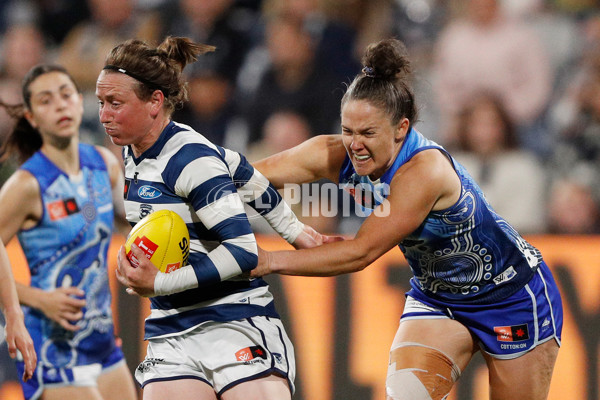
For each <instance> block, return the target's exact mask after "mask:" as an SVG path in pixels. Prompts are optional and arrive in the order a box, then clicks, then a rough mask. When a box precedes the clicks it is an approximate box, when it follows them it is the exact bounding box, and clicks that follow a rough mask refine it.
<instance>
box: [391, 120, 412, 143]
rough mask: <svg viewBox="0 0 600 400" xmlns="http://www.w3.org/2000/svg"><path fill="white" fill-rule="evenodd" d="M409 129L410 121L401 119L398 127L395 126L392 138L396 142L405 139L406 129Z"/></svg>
mask: <svg viewBox="0 0 600 400" xmlns="http://www.w3.org/2000/svg"><path fill="white" fill-rule="evenodd" d="M409 127H410V121H409V119H408V118H402V119H401V120H400V122H398V125H396V131H395V132H394V138H395V139H396V141H401V140H403V139H404V137H406V133H407V132H408V128H409Z"/></svg>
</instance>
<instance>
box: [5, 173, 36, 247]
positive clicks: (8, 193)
mask: <svg viewBox="0 0 600 400" xmlns="http://www.w3.org/2000/svg"><path fill="white" fill-rule="evenodd" d="M41 216H42V201H41V198H40V189H39V185H38V183H37V180H36V179H35V178H34V177H33V176H32V175H31V174H30V173H29V172H26V171H23V170H19V171H17V172H15V173H14V174H13V175H12V176H11V177H10V178H9V179H8V180H7V181H6V183H5V184H4V185H3V186H2V189H1V190H0V238H1V239H2V242H4V243H8V242H9V241H10V240H11V239H12V238H13V237H14V236H15V235H16V234H17V232H18V231H19V230H20V229H23V228H26V227H28V226H26V224H27V223H30V224H31V225H32V226H33V225H34V224H35V223H37V221H38V220H39V219H40V218H41Z"/></svg>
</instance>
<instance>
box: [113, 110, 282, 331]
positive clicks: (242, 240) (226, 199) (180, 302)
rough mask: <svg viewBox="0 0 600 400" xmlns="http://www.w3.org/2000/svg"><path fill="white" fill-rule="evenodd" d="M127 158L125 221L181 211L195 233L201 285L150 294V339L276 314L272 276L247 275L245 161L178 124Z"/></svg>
mask: <svg viewBox="0 0 600 400" xmlns="http://www.w3.org/2000/svg"><path fill="white" fill-rule="evenodd" d="M123 158H124V162H125V193H124V198H125V211H126V213H127V220H128V221H129V222H130V223H131V225H132V226H133V225H135V223H137V222H138V221H139V220H140V219H142V218H143V217H144V216H146V215H148V214H149V213H152V212H154V211H158V210H162V209H169V210H172V211H174V212H176V213H177V214H179V215H180V216H181V217H182V218H183V220H184V221H185V222H186V224H187V227H188V230H189V233H190V255H189V258H188V262H189V264H190V265H191V267H192V268H193V269H194V273H195V276H196V279H197V281H198V287H197V288H193V289H188V290H185V291H183V292H179V293H175V294H172V295H168V296H156V297H153V298H151V299H150V301H151V314H150V316H149V317H148V318H147V319H146V332H145V336H146V338H152V337H163V336H171V335H177V334H181V333H184V332H186V331H189V330H191V329H193V328H194V327H195V326H197V325H199V324H201V323H202V322H205V321H232V320H237V319H242V318H246V317H251V316H256V315H266V316H272V317H277V316H278V315H277V313H276V311H275V308H274V304H273V297H272V295H271V293H270V292H269V291H268V286H267V284H266V282H265V281H264V280H262V279H250V278H248V275H247V274H246V275H243V273H244V272H249V271H250V270H251V269H253V268H254V267H255V266H256V264H257V261H258V257H257V246H256V240H255V238H254V234H253V232H252V229H251V227H250V223H249V221H248V219H247V216H246V212H245V210H244V206H243V203H242V200H241V199H240V196H239V195H238V193H237V188H236V184H235V182H234V177H235V179H241V180H248V179H250V178H251V177H252V175H253V170H252V168H251V167H250V165H249V164H248V163H247V162H246V161H245V159H244V158H243V157H241V156H240V155H239V154H237V153H234V152H231V151H229V150H225V149H223V148H221V147H218V146H216V145H214V144H213V143H211V142H210V141H208V140H207V139H206V138H205V137H204V136H202V135H201V134H199V133H198V132H196V131H194V130H193V129H191V128H190V127H189V126H186V125H182V124H178V123H176V122H170V123H169V124H168V125H167V127H165V129H164V130H163V132H162V133H161V136H160V137H159V139H158V140H157V141H156V143H154V145H152V147H150V148H149V149H148V150H146V151H145V152H144V153H143V154H141V155H140V156H139V157H138V158H136V157H135V156H134V155H133V152H132V151H131V148H130V147H125V148H124V149H123ZM232 165H233V167H234V168H235V171H233V170H232V169H231V167H232Z"/></svg>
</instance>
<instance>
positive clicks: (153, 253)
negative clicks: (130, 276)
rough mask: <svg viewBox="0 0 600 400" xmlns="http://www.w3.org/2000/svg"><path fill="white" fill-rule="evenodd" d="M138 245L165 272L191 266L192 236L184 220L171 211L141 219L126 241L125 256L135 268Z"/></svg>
mask: <svg viewBox="0 0 600 400" xmlns="http://www.w3.org/2000/svg"><path fill="white" fill-rule="evenodd" d="M132 243H135V245H136V246H138V247H139V248H140V249H141V250H142V251H143V252H144V253H146V257H147V258H148V259H149V260H150V261H152V263H153V264H154V265H155V266H156V267H157V268H158V269H159V270H160V271H161V272H167V273H168V272H171V271H175V270H176V269H178V268H181V267H182V266H185V265H186V264H187V259H188V255H189V253H190V233H189V232H188V229H187V226H186V225H185V222H184V221H183V219H182V218H181V217H180V216H179V215H178V214H177V213H175V212H173V211H171V210H159V211H155V212H153V213H152V214H149V215H147V216H146V217H144V218H143V219H141V220H140V221H139V222H138V223H137V224H136V225H135V226H134V227H133V229H132V230H131V232H130V233H129V236H128V237H127V241H126V242H125V253H126V254H127V258H128V259H129V262H131V264H132V265H133V266H136V267H137V266H138V265H139V262H138V260H137V259H136V258H135V256H134V255H133V253H132V252H131V244H132Z"/></svg>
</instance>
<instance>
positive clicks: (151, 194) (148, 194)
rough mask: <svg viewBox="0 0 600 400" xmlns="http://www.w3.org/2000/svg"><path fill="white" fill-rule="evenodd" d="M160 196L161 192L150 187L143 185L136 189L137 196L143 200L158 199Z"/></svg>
mask: <svg viewBox="0 0 600 400" xmlns="http://www.w3.org/2000/svg"><path fill="white" fill-rule="evenodd" d="M160 195H162V192H161V191H160V190H158V189H157V188H155V187H152V186H148V185H144V186H142V187H141V188H139V189H138V196H140V198H141V199H144V200H148V199H155V198H157V197H160Z"/></svg>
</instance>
